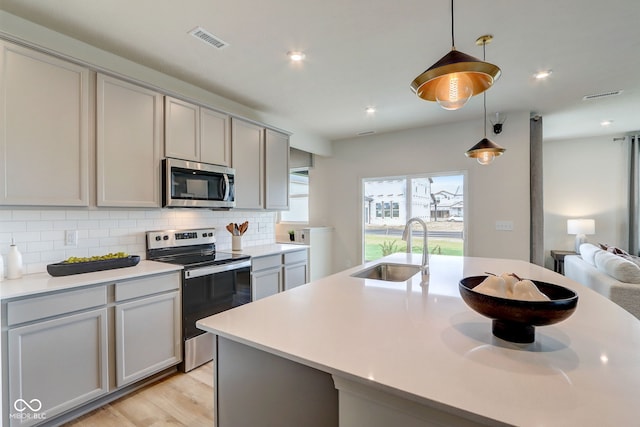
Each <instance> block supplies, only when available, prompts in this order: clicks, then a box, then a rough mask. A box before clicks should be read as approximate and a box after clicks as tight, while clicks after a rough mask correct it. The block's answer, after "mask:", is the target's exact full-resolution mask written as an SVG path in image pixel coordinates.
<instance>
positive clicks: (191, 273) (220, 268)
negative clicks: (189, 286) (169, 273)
mask: <svg viewBox="0 0 640 427" xmlns="http://www.w3.org/2000/svg"><path fill="white" fill-rule="evenodd" d="M247 267H251V260H246V261H240V262H229V263H227V264H219V265H211V266H208V267H199V268H194V269H193V270H186V271H185V272H184V274H185V277H186V278H187V279H192V278H195V277H202V276H208V275H211V274H216V273H223V272H225V271H231V270H238V269H241V268H247Z"/></svg>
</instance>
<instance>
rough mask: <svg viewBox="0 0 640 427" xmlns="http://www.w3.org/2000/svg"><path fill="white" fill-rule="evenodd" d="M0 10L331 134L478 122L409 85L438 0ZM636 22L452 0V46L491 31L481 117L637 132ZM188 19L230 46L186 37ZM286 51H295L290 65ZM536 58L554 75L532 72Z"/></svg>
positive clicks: (539, 6) (615, 9) (443, 40)
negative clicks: (492, 71)
mask: <svg viewBox="0 0 640 427" xmlns="http://www.w3.org/2000/svg"><path fill="white" fill-rule="evenodd" d="M0 9H3V10H5V11H6V12H9V13H11V14H14V15H17V16H20V17H22V18H25V19H27V20H30V21H32V22H35V23H37V24H40V25H43V26H45V27H48V28H51V29H53V30H55V31H57V32H60V33H63V34H66V35H69V36H71V37H74V38H77V39H80V40H82V41H84V42H87V43H89V44H91V45H94V46H96V47H99V48H101V49H104V50H107V51H110V52H113V53H115V54H117V55H119V56H122V57H125V58H128V59H131V60H133V61H135V62H137V63H140V64H143V65H146V66H149V67H151V68H154V69H157V70H159V71H161V72H163V73H165V74H168V75H171V76H174V77H176V78H178V79H181V80H184V81H187V82H190V83H192V84H195V85H197V86H199V87H202V88H204V89H206V90H209V91H211V92H214V93H216V94H218V95H221V96H224V97H226V98H229V99H231V100H234V101H237V102H240V103H241V104H244V105H246V106H248V107H251V108H253V109H256V110H259V111H263V112H265V113H268V114H272V115H276V116H280V117H285V118H288V119H290V120H292V121H294V122H296V123H297V124H298V125H299V126H301V127H304V128H306V129H307V130H308V131H310V132H313V133H315V134H317V135H319V136H321V137H324V138H326V139H329V140H340V139H345V138H351V137H354V136H356V135H357V134H359V133H362V132H371V131H373V132H376V133H382V132H389V131H394V130H398V129H405V128H413V127H421V126H427V125H433V124H440V123H451V122H458V121H467V120H479V121H482V97H481V96H477V97H474V98H472V99H471V100H470V101H469V103H468V104H467V105H466V106H465V107H464V108H462V109H460V110H457V111H445V110H443V109H441V108H439V107H438V105H437V104H435V103H431V102H426V101H423V100H420V99H418V98H417V97H416V96H415V95H414V94H413V92H412V91H411V90H410V88H409V84H410V82H411V81H412V80H413V79H414V78H415V77H416V76H417V75H419V74H420V73H422V72H423V71H424V70H425V69H427V68H428V67H430V66H431V65H432V64H433V63H434V62H436V61H437V60H438V59H440V58H441V57H442V56H443V55H444V54H446V53H447V52H448V51H449V49H450V47H451V39H450V34H451V27H450V26H451V20H450V3H449V1H447V0H421V1H418V0H400V1H395V2H390V1H388V0H322V1H320V0H316V1H301V0H270V1H257V0H226V1H222V0H188V1H171V0H135V1H131V0H109V1H104V0H64V1H59V0H0ZM639 23H640V2H638V0H608V1H597V2H596V1H589V2H585V1H584V0H563V1H558V0H538V1H536V2H527V1H522V0H520V1H516V0H457V1H456V2H455V40H456V48H457V49H458V50H460V51H462V52H465V53H467V54H470V55H473V56H476V57H479V58H482V47H479V46H476V44H475V40H476V39H477V38H478V37H479V36H481V35H484V34H491V35H493V37H494V39H493V42H492V43H491V44H489V45H488V46H487V48H486V55H487V61H488V62H491V63H494V64H496V65H498V66H499V67H500V68H501V69H502V76H501V78H500V79H499V80H498V81H497V83H496V84H495V86H494V87H493V88H491V89H489V90H488V91H487V111H488V115H489V118H492V116H493V115H494V114H495V113H496V112H506V113H507V122H506V123H505V126H508V113H509V112H514V111H529V112H531V113H535V114H539V115H541V116H543V123H544V138H545V139H546V140H549V139H552V140H553V139H564V138H578V137H585V136H593V135H614V134H624V133H626V132H630V131H637V130H640V113H639V111H640V108H638V107H639V106H640V24H639ZM197 26H201V27H203V28H204V29H206V30H207V31H209V32H210V33H212V34H214V35H215V36H217V37H219V38H220V39H222V40H224V41H225V42H227V43H228V44H229V46H228V47H225V48H224V49H219V50H218V49H214V48H212V47H211V46H209V45H207V44H205V43H204V42H202V41H201V40H198V39H196V38H194V37H192V36H190V35H189V34H188V32H189V31H190V30H192V29H193V28H195V27H197ZM291 50H302V51H304V52H305V54H306V59H305V61H304V62H303V63H301V64H293V63H291V62H290V61H289V59H288V58H287V56H286V53H287V51H291ZM543 69H552V70H553V74H552V75H551V76H550V78H548V79H547V80H546V81H536V80H535V79H534V78H533V77H532V75H533V74H534V72H536V71H540V70H543ZM617 90H622V93H621V94H620V95H618V96H613V97H602V98H597V99H595V100H589V101H583V97H584V96H585V95H593V94H601V93H605V92H611V91H617ZM370 105H373V106H375V107H376V108H377V112H376V113H375V114H373V115H368V114H367V113H365V108H366V107H367V106H370ZM605 119H606V120H613V123H612V124H611V125H610V126H608V127H602V126H601V125H600V122H601V121H602V120H605Z"/></svg>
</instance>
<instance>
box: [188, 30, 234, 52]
mask: <svg viewBox="0 0 640 427" xmlns="http://www.w3.org/2000/svg"><path fill="white" fill-rule="evenodd" d="M189 34H191V35H192V36H193V37H195V38H198V39H200V40H202V41H203V42H205V43H206V44H208V45H211V46H213V47H215V48H216V49H222V48H225V47H227V46H229V43H227V42H226V41H224V40H222V39H221V38H219V37H216V36H214V35H213V34H211V33H210V32H209V31H207V30H205V29H204V28H202V27H196V28H194V29H193V30H191V31H189Z"/></svg>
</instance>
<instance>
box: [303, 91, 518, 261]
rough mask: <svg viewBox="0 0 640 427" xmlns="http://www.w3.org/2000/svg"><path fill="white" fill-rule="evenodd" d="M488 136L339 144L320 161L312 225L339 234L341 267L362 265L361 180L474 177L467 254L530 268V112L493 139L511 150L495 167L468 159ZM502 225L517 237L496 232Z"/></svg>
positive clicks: (420, 133)
mask: <svg viewBox="0 0 640 427" xmlns="http://www.w3.org/2000/svg"><path fill="white" fill-rule="evenodd" d="M478 99H480V98H478ZM472 102H473V101H472ZM425 108H437V106H436V105H425ZM452 114H455V112H453V113H452ZM482 136H483V126H482V120H478V121H474V122H464V123H456V124H448V125H441V126H433V127H425V128H421V129H411V130H405V131H399V132H393V133H387V134H380V135H372V136H367V137H361V138H355V139H351V140H346V141H337V142H334V145H333V156H332V157H319V156H318V157H316V164H315V168H314V169H312V170H311V171H310V180H311V183H312V185H311V194H310V196H309V197H310V203H311V206H310V221H311V223H312V224H324V225H330V226H333V227H335V233H334V268H335V269H336V270H337V271H339V270H342V269H344V268H347V267H349V266H353V265H358V264H360V263H361V260H362V244H361V242H362V201H361V199H362V196H361V191H362V189H361V180H362V178H370V177H379V176H396V175H412V174H421V173H437V172H448V171H466V173H467V187H466V189H465V196H466V200H465V204H466V209H467V211H466V219H467V220H468V224H467V236H466V237H467V244H468V245H467V248H466V253H465V254H466V255H468V256H482V257H498V258H511V259H522V260H527V261H528V260H529V113H528V112H520V113H510V114H509V120H508V122H507V123H506V125H505V127H504V130H503V132H502V133H501V134H500V135H497V136H494V135H488V136H489V137H490V138H491V139H493V140H494V141H495V142H497V143H498V144H500V145H502V146H503V147H505V148H506V149H507V151H506V153H505V154H504V155H503V156H502V157H500V158H498V159H496V160H495V161H494V163H493V164H491V165H489V166H481V165H479V164H478V163H477V162H476V161H475V160H471V159H468V158H467V157H465V155H464V152H465V151H466V150H468V149H469V148H470V147H471V146H473V145H474V144H475V143H477V142H478V141H479V140H480V139H482ZM496 220H511V221H513V223H514V230H513V231H510V232H506V231H496V229H495V222H496Z"/></svg>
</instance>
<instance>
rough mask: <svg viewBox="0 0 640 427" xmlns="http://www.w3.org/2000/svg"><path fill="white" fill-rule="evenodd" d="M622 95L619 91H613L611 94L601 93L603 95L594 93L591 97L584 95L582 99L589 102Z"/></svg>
mask: <svg viewBox="0 0 640 427" xmlns="http://www.w3.org/2000/svg"><path fill="white" fill-rule="evenodd" d="M621 93H622V91H621V90H614V91H611V92H603V93H595V94H593V95H586V96H584V97H582V100H583V101H589V100H592V99H601V98H608V97H610V96H618V95H620V94H621Z"/></svg>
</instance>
